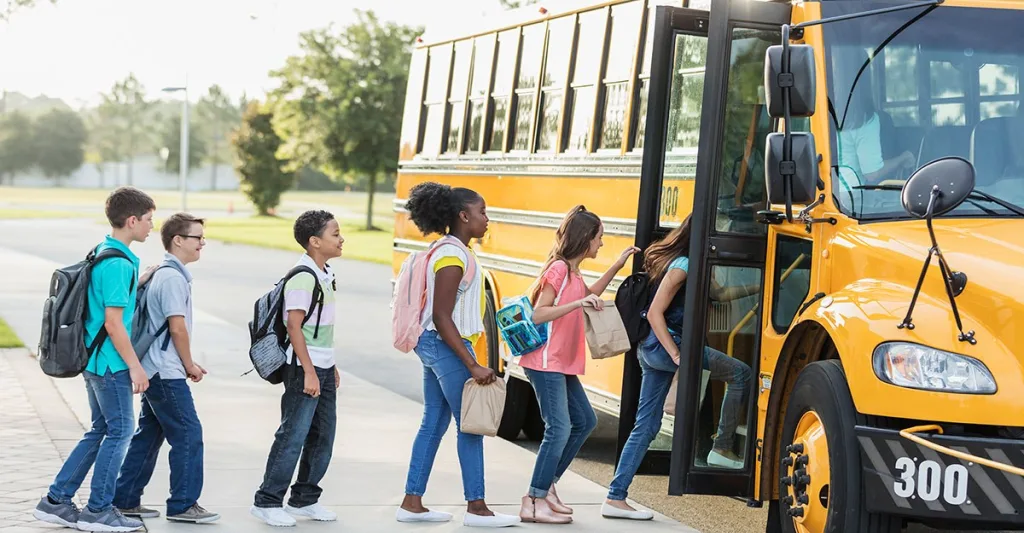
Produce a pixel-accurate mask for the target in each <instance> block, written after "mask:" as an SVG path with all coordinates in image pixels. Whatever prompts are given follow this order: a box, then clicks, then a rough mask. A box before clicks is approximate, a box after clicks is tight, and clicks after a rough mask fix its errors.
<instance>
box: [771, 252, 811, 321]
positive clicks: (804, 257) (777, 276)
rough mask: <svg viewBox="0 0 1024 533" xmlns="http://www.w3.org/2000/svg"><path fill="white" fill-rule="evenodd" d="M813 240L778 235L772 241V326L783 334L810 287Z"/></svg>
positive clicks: (805, 298)
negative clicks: (775, 240)
mask: <svg viewBox="0 0 1024 533" xmlns="http://www.w3.org/2000/svg"><path fill="white" fill-rule="evenodd" d="M813 253H814V243H813V242H812V241H809V240H806V239H798V238H796V237H790V236H788V235H779V237H778V241H777V242H776V244H775V272H774V275H773V276H774V281H773V283H772V287H773V288H774V289H773V292H772V306H771V309H772V328H774V329H775V332H776V333H778V334H780V335H782V334H784V333H786V332H787V331H788V330H789V326H790V325H791V324H792V323H793V319H794V318H796V314H797V311H799V310H800V306H801V305H803V303H804V302H805V301H806V300H807V293H808V292H810V288H811V257H812V256H813V255H812V254H813Z"/></svg>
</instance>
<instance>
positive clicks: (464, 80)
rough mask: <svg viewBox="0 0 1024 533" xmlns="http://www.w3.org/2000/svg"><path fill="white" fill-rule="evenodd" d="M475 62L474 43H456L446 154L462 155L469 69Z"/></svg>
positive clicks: (449, 102)
mask: <svg viewBox="0 0 1024 533" xmlns="http://www.w3.org/2000/svg"><path fill="white" fill-rule="evenodd" d="M472 61H473V41H459V42H457V43H455V62H454V65H453V67H452V88H451V91H450V93H449V95H448V109H449V116H450V118H449V120H448V139H447V141H446V142H445V148H444V152H445V153H448V154H456V155H457V154H460V153H462V149H463V147H462V146H461V145H462V134H463V132H464V130H463V129H462V128H463V126H464V125H465V118H466V93H467V91H468V90H469V67H470V66H471V62H472Z"/></svg>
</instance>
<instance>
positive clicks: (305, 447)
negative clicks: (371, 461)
mask: <svg viewBox="0 0 1024 533" xmlns="http://www.w3.org/2000/svg"><path fill="white" fill-rule="evenodd" d="M316 376H317V378H319V379H320V396H318V397H316V398H314V397H312V396H310V395H308V394H306V393H305V392H302V389H303V388H305V385H304V384H305V375H304V374H303V370H302V368H301V367H299V366H294V367H288V368H287V369H286V370H285V374H284V395H283V396H281V425H280V426H279V427H278V428H277V433H275V434H274V444H273V446H271V447H270V456H268V457H267V470H266V472H265V473H264V474H263V484H262V485H260V488H259V490H258V491H257V492H256V496H255V498H254V502H253V503H254V505H255V506H256V507H281V506H282V504H283V503H284V495H285V492H287V491H288V484H289V483H291V481H292V476H293V475H294V474H295V466H296V464H297V465H298V467H299V474H298V477H297V478H296V479H295V483H294V484H292V490H291V496H290V497H289V498H288V505H290V506H291V507H299V508H301V507H308V506H310V505H313V504H314V503H317V501H319V500H320V495H321V494H322V493H323V489H322V488H320V485H319V483H320V481H321V480H323V478H324V475H326V474H327V467H328V466H329V465H330V463H331V456H332V454H333V453H334V433H335V430H336V429H337V416H338V406H337V382H336V381H335V378H334V367H331V368H327V369H324V368H317V369H316Z"/></svg>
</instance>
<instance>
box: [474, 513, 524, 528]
mask: <svg viewBox="0 0 1024 533" xmlns="http://www.w3.org/2000/svg"><path fill="white" fill-rule="evenodd" d="M519 522H520V521H519V517H518V516H512V515H507V514H501V513H494V516H480V515H476V514H470V513H466V516H465V517H464V518H463V519H462V525H464V526H466V527H509V526H514V525H516V524H518V523H519Z"/></svg>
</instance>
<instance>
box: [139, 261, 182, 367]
mask: <svg viewBox="0 0 1024 533" xmlns="http://www.w3.org/2000/svg"><path fill="white" fill-rule="evenodd" d="M165 268H171V269H174V270H176V271H178V272H179V273H181V275H182V276H184V275H185V273H184V272H182V271H181V267H179V266H178V265H177V263H173V262H171V261H164V262H163V263H161V264H160V266H159V267H157V269H156V270H154V271H153V274H151V275H150V276H149V279H147V280H146V282H145V283H141V284H139V291H138V293H136V295H135V316H134V317H132V348H134V349H135V355H137V356H138V358H139V361H142V359H143V358H145V357H146V354H147V353H148V352H149V348H150V346H152V345H153V341H155V340H157V339H158V338H160V337H161V336H163V337H164V341H163V346H161V347H160V349H161V350H165V351H166V350H167V347H168V346H170V344H171V334H170V332H168V331H167V328H168V327H169V326H170V322H169V321H168V320H167V319H164V323H163V324H161V325H160V327H159V328H158V329H157V330H156V331H155V332H153V333H150V332H149V287H150V285H151V284H152V283H153V279H154V278H156V273H157V272H159V271H161V270H163V269H165Z"/></svg>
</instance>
